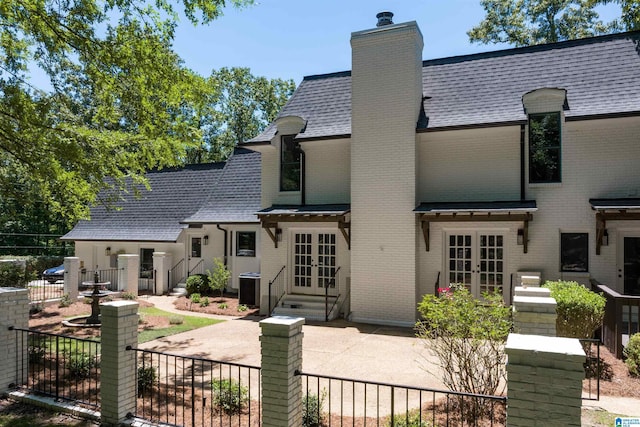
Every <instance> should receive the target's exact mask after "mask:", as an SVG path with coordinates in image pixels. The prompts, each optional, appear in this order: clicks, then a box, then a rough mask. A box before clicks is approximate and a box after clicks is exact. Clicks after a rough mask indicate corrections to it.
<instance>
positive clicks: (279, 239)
mask: <svg viewBox="0 0 640 427" xmlns="http://www.w3.org/2000/svg"><path fill="white" fill-rule="evenodd" d="M276 239H277V240H278V242H282V228H276Z"/></svg>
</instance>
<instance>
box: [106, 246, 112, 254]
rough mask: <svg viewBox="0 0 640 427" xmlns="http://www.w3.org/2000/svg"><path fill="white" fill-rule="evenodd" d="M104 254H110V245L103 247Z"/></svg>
mask: <svg viewBox="0 0 640 427" xmlns="http://www.w3.org/2000/svg"><path fill="white" fill-rule="evenodd" d="M104 255H105V256H110V255H111V246H107V247H106V248H105V249H104Z"/></svg>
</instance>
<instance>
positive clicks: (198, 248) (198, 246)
mask: <svg viewBox="0 0 640 427" xmlns="http://www.w3.org/2000/svg"><path fill="white" fill-rule="evenodd" d="M200 257H202V237H192V238H191V258H200Z"/></svg>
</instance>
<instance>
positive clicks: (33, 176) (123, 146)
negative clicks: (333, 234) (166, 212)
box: [0, 0, 252, 222]
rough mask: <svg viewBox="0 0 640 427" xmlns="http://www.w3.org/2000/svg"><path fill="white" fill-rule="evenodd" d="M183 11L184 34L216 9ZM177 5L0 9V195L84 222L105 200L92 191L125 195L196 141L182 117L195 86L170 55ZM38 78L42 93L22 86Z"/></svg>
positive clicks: (197, 134) (244, 0) (219, 2)
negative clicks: (45, 84) (19, 186)
mask: <svg viewBox="0 0 640 427" xmlns="http://www.w3.org/2000/svg"><path fill="white" fill-rule="evenodd" d="M231 3H232V4H233V5H235V6H243V5H247V4H250V3H252V0H231ZM153 5H155V6H153ZM182 5H183V7H184V13H185V15H186V16H187V18H188V19H189V20H190V21H191V22H192V23H194V24H196V23H204V24H206V23H209V22H210V21H212V20H213V19H215V18H217V17H218V16H220V15H221V8H222V7H223V6H224V5H225V0H210V1H192V0H183V2H182ZM175 6H176V4H175V3H172V2H169V1H166V2H165V1H159V2H151V3H149V2H146V1H144V0H106V1H98V0H66V1H63V0H3V1H2V2H0V194H1V195H8V194H11V192H12V189H13V188H14V187H15V183H16V182H26V181H28V182H29V183H30V186H32V188H33V190H32V191H31V192H30V193H29V194H30V195H35V194H37V195H38V197H40V198H41V199H42V200H44V201H45V203H46V204H47V207H48V208H49V209H51V210H52V211H54V212H58V213H60V214H61V215H63V216H64V218H66V219H67V220H68V221H69V222H73V221H75V220H76V219H78V218H81V217H87V216H88V207H89V205H90V204H92V203H96V202H104V203H109V202H112V201H113V200H112V199H105V200H100V201H99V200H97V194H98V193H99V192H100V191H101V190H104V189H106V188H113V189H116V190H125V189H126V185H125V182H131V183H133V184H134V185H137V184H140V183H143V182H144V176H143V175H144V172H145V171H146V170H148V169H151V168H154V167H164V166H170V165H175V164H178V163H180V162H181V161H183V159H184V156H185V146H189V145H197V144H198V143H199V142H200V140H201V137H202V135H201V134H202V132H201V129H200V128H198V127H197V126H196V125H194V120H193V116H192V114H193V113H194V109H193V108H185V106H187V105H189V104H190V103H193V102H194V99H195V98H197V96H198V93H197V92H195V93H194V92H192V91H191V90H190V88H191V87H201V86H203V84H204V83H203V82H202V77H200V76H197V75H196V74H194V73H193V72H191V71H190V70H188V69H186V68H185V67H184V66H183V64H182V61H181V59H180V58H179V57H178V56H177V55H176V54H175V53H174V52H173V51H172V48H171V43H172V39H173V35H174V28H175V25H176V21H177V13H176V11H175ZM35 71H41V72H43V73H44V74H45V75H46V76H47V77H48V80H49V82H50V85H51V89H50V90H49V89H48V88H47V89H46V90H43V88H40V87H36V86H34V83H32V82H31V81H30V78H31V77H32V75H33V74H34V72H35ZM107 177H109V179H106V178H107ZM127 177H129V178H131V180H128V181H126V180H125V178H127ZM102 194H105V193H102ZM111 194H112V198H113V199H117V198H118V192H117V191H116V192H112V193H111Z"/></svg>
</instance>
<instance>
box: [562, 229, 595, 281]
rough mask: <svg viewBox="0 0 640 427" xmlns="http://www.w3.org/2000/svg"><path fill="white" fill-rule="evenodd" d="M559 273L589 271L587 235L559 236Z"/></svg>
mask: <svg viewBox="0 0 640 427" xmlns="http://www.w3.org/2000/svg"><path fill="white" fill-rule="evenodd" d="M560 271H574V272H587V271H589V234H588V233H562V234H560Z"/></svg>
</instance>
